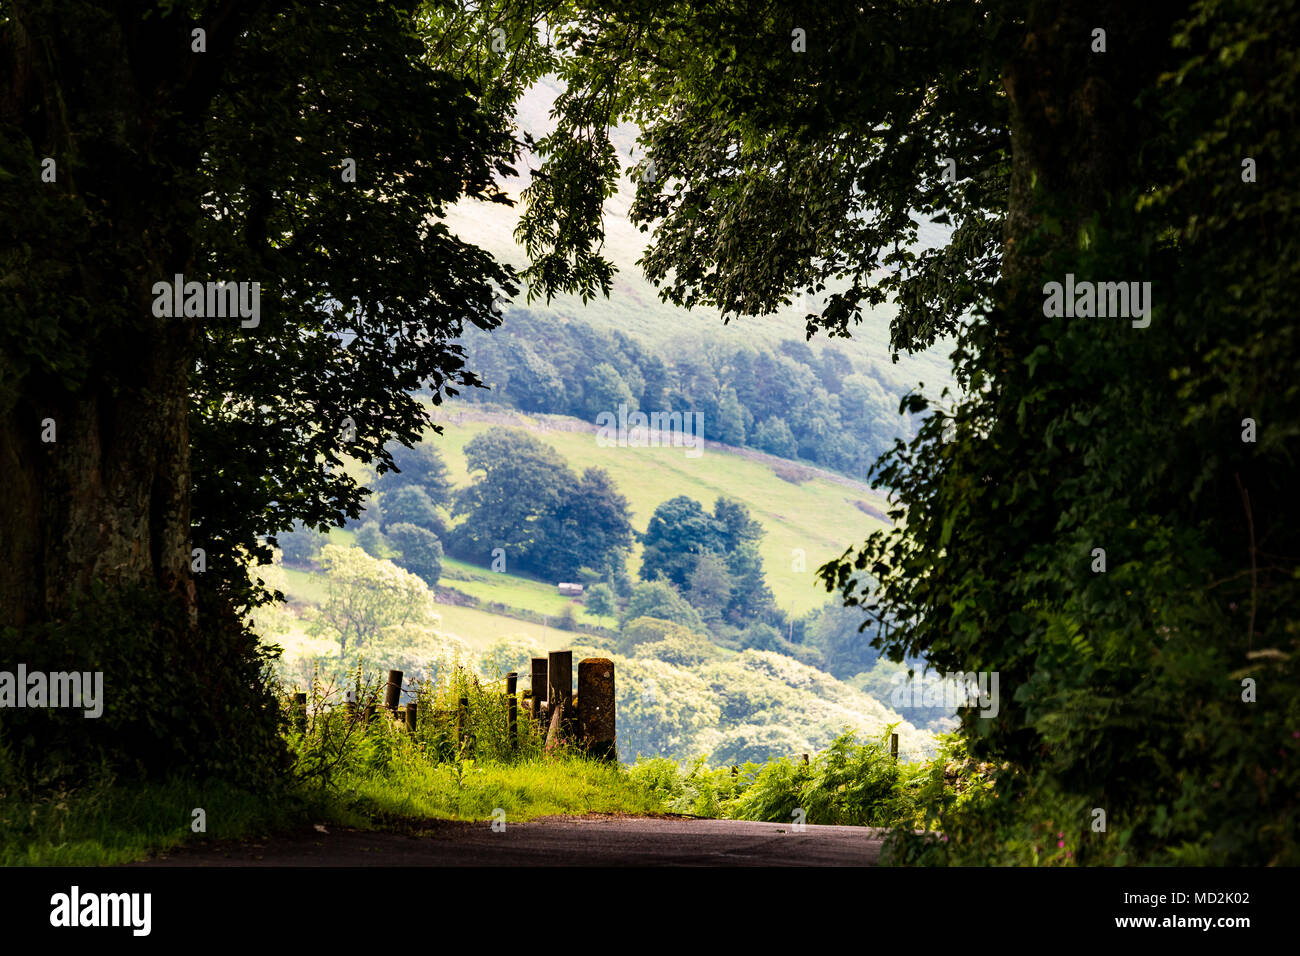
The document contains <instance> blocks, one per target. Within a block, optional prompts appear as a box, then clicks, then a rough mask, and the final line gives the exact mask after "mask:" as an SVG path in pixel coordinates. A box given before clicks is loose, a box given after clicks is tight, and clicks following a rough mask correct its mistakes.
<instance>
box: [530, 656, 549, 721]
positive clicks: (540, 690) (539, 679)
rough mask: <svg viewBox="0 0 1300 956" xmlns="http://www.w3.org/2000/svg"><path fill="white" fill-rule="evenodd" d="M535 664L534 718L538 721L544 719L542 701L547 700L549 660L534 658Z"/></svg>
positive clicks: (533, 681)
mask: <svg viewBox="0 0 1300 956" xmlns="http://www.w3.org/2000/svg"><path fill="white" fill-rule="evenodd" d="M532 662H533V675H532V683H533V707H532V713H533V717H535V718H536V719H537V720H539V721H540V720H541V719H542V701H544V700H546V671H547V660H546V658H545V657H534V658H532Z"/></svg>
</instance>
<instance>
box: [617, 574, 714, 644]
mask: <svg viewBox="0 0 1300 956" xmlns="http://www.w3.org/2000/svg"><path fill="white" fill-rule="evenodd" d="M641 617H653V618H658V619H659V620H661V621H672V622H673V623H675V624H681V625H683V626H685V627H688V628H690V629H691V630H693V631H698V632H700V633H704V632H705V631H706V630H707V628H706V627H705V626H704V621H703V620H702V619H701V618H700V614H699V612H698V611H696V610H695V608H693V607H691V606H690V604H688V603H687V602H686V601H685V600H683V599H682V596H681V595H680V594H678V593H677V589H676V588H675V587H673V585H672V583H671V582H670V581H666V580H664V579H662V578H661V579H659V580H657V581H646V582H644V583H643V584H638V585H637V586H636V588H635V589H634V590H633V591H632V597H631V598H630V599H629V600H628V602H627V607H625V608H624V609H623V616H622V623H623V624H624V625H626V624H627V622H628V621H634V620H636V619H637V618H641Z"/></svg>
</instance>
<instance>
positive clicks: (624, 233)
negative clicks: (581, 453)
mask: <svg viewBox="0 0 1300 956" xmlns="http://www.w3.org/2000/svg"><path fill="white" fill-rule="evenodd" d="M559 90H560V87H559V85H558V84H557V83H555V82H549V83H548V82H543V83H540V84H538V85H537V86H535V87H534V88H532V89H531V90H530V91H529V92H528V93H527V94H526V95H525V96H524V97H523V99H522V100H521V102H520V107H519V111H518V123H519V126H520V128H521V129H524V130H527V131H529V132H532V133H533V134H534V135H535V136H540V135H544V134H545V133H546V132H549V131H550V130H551V129H553V128H554V124H553V123H552V121H551V120H550V118H549V115H548V114H549V112H550V108H551V104H552V103H553V102H554V99H555V97H556V95H557V94H558V93H559ZM613 142H614V145H615V147H616V149H617V150H618V151H619V154H620V155H621V156H622V157H623V158H624V165H625V168H630V167H631V166H632V164H633V163H634V162H635V157H634V151H635V149H636V129H635V127H631V126H623V127H619V128H618V129H616V130H615V131H614V134H613ZM537 166H538V160H537V159H536V157H533V156H528V157H525V160H524V161H523V162H522V163H521V164H520V166H519V167H518V168H519V169H520V172H521V173H522V177H521V178H519V179H515V180H508V181H502V183H501V185H502V187H503V188H504V189H505V190H506V191H507V192H508V193H509V194H510V195H512V196H513V197H514V198H515V199H516V200H518V196H519V193H520V191H521V190H522V189H523V188H524V187H525V186H526V185H527V177H528V176H529V172H528V170H530V169H535V168H536V167H537ZM633 194H634V187H633V184H632V181H631V179H630V178H629V177H628V176H627V175H624V176H623V178H622V179H621V181H620V184H619V189H618V192H617V193H616V194H615V195H614V196H613V197H611V198H610V199H609V200H608V201H607V203H606V206H605V209H606V219H605V246H604V250H603V253H604V255H605V256H606V258H608V259H609V260H610V261H611V262H613V263H614V264H615V265H616V266H617V267H618V273H617V275H616V276H615V279H614V287H613V290H612V292H611V294H610V297H609V298H608V299H598V300H596V301H594V302H591V303H587V304H584V303H583V302H582V300H581V299H580V298H578V297H577V296H567V295H562V296H558V297H556V298H555V299H554V300H553V301H551V302H549V303H546V302H540V301H535V302H532V303H525V302H524V301H523V296H522V294H521V296H520V298H519V300H518V301H517V302H516V305H519V306H525V305H526V307H527V308H528V309H530V310H532V311H534V312H539V313H542V314H545V315H548V316H552V317H553V318H554V319H556V320H557V321H561V322H563V321H566V320H568V319H572V318H576V317H579V316H581V317H582V318H585V319H587V320H592V321H598V322H600V323H602V324H603V323H608V327H609V328H610V330H619V331H622V332H624V333H625V334H627V335H630V336H633V337H635V338H638V339H640V340H641V341H643V342H645V343H647V344H656V343H664V342H667V341H680V340H682V339H683V337H686V338H696V337H701V336H702V337H704V338H706V339H714V338H731V339H734V340H736V341H742V340H750V341H753V340H759V341H764V342H767V343H769V344H775V343H778V342H782V341H792V340H793V341H800V342H802V341H804V338H805V334H804V321H803V316H804V314H805V312H806V311H807V310H806V309H804V308H803V307H802V306H803V303H799V305H798V307H796V306H795V305H790V306H787V307H785V308H783V309H782V310H781V311H780V312H779V313H777V314H775V315H772V316H765V317H758V316H742V317H740V318H739V319H736V320H733V321H732V322H731V324H729V325H724V324H723V323H722V319H721V317H720V316H719V315H718V314H717V313H716V312H713V311H710V310H705V309H698V308H697V309H690V310H687V309H680V308H677V307H676V306H673V305H670V304H667V303H665V302H663V301H662V300H661V299H660V298H659V293H658V292H657V291H656V289H655V288H654V286H653V285H652V284H651V283H650V282H649V281H647V280H646V278H645V276H644V275H643V273H642V272H641V269H640V267H639V266H638V265H637V264H636V263H637V260H638V259H640V258H641V255H642V253H643V251H644V249H645V246H646V242H647V239H648V235H647V234H645V233H642V232H640V231H639V230H638V229H637V228H636V227H635V226H633V225H632V224H631V222H629V221H628V218H627V213H628V209H629V208H630V206H631V202H632V198H633ZM519 212H520V206H519V204H518V202H516V205H515V207H514V208H509V207H505V206H502V205H500V204H494V203H483V202H477V201H474V200H464V201H462V202H461V203H459V204H457V205H456V206H455V207H453V208H452V209H451V210H450V211H449V215H448V219H447V223H448V226H449V227H450V228H452V230H453V231H455V232H456V233H457V234H458V235H459V236H460V237H461V238H462V239H465V240H466V241H468V242H473V243H475V244H476V245H478V246H480V247H482V248H483V249H485V250H487V251H488V252H491V253H492V254H493V255H495V256H496V257H497V258H498V259H500V260H502V261H504V262H508V263H510V264H512V265H514V266H516V267H522V266H523V265H524V264H525V262H526V257H525V255H524V251H523V249H522V248H521V247H520V246H519V245H518V244H517V243H516V242H515V240H514V236H513V233H514V229H515V226H516V224H517V222H518V218H519ZM945 234H946V230H945V229H944V228H943V227H939V226H934V225H931V224H928V223H923V224H922V225H921V227H920V236H921V245H923V246H932V245H937V244H941V243H942V242H943V241H944V237H945ZM891 316H892V310H889V309H879V310H877V311H876V312H875V313H873V314H872V316H871V318H870V319H867V320H865V321H864V322H863V323H862V324H861V325H859V326H858V327H857V329H856V330H855V331H854V333H853V337H852V339H850V340H848V341H847V342H846V343H845V345H846V347H847V348H849V349H850V350H853V351H855V352H857V353H859V354H860V355H861V356H862V357H863V358H865V359H867V360H869V361H870V362H872V363H873V364H875V365H878V366H881V367H882V368H884V369H887V370H888V374H889V375H890V376H891V378H892V379H893V381H894V384H895V386H896V387H897V390H898V391H904V390H906V389H908V388H911V387H914V386H915V385H917V384H918V383H921V382H923V383H924V384H925V386H926V387H925V393H926V394H927V395H934V396H938V394H939V392H940V390H941V388H942V387H943V386H944V385H945V384H949V383H950V382H951V374H950V371H949V363H948V354H949V352H950V351H951V350H952V345H951V343H950V342H946V341H945V342H940V343H938V344H936V345H935V346H934V347H932V348H931V349H929V350H927V351H926V352H924V353H920V354H918V355H914V356H909V355H906V354H904V355H901V356H899V360H898V363H897V364H896V365H895V364H894V363H893V362H892V360H891V356H890V351H889V347H888V343H889V329H888V324H889V319H890V317H891ZM837 341H842V340H837Z"/></svg>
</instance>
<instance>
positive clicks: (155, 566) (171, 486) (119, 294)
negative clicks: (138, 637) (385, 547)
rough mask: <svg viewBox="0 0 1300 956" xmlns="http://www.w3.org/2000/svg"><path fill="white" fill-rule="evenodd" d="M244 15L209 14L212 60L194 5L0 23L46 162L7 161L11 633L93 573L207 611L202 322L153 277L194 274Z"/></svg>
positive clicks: (0, 551) (1, 103)
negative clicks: (161, 11)
mask: <svg viewBox="0 0 1300 956" xmlns="http://www.w3.org/2000/svg"><path fill="white" fill-rule="evenodd" d="M54 6H55V7H57V6H58V5H54ZM244 6H248V5H247V4H243V5H241V4H237V3H236V4H230V5H228V9H227V10H226V11H225V12H223V13H222V14H221V15H218V16H214V17H213V18H212V19H211V22H209V24H208V27H209V33H208V52H206V53H195V52H193V51H192V50H191V47H190V42H191V41H190V29H191V27H192V26H193V24H192V23H189V22H188V20H187V18H185V17H182V16H180V15H179V14H174V15H171V16H166V17H163V16H157V15H155V16H153V17H151V18H149V19H148V20H139V21H135V20H133V17H134V16H136V15H138V14H133V13H130V12H100V13H99V14H98V15H96V14H95V13H93V12H84V13H82V14H77V15H72V14H69V13H67V12H66V11H62V12H61V11H59V10H57V9H55V10H49V9H47V8H46V6H45V5H33V4H26V3H21V2H15V3H13V4H11V5H10V10H11V19H10V22H9V23H8V24H7V25H6V26H5V27H4V28H3V30H0V124H2V125H3V127H4V128H7V129H8V131H9V132H7V133H5V134H4V135H6V136H8V137H9V138H10V139H18V137H15V136H10V133H12V132H15V131H16V132H18V133H20V134H22V135H23V136H24V137H25V138H26V139H27V140H29V141H30V142H31V144H32V147H33V149H34V154H35V155H31V154H28V155H27V156H25V157H22V158H24V159H26V163H25V164H24V165H25V166H26V168H23V167H22V166H20V167H18V168H13V167H12V166H10V167H9V168H8V171H9V172H11V173H12V174H14V176H15V177H18V178H19V179H20V180H23V185H22V187H21V188H23V189H25V190H30V193H31V196H32V200H31V206H32V209H33V214H32V215H31V216H30V217H27V218H25V219H24V220H23V221H21V222H17V221H15V222H14V223H13V224H12V226H10V227H8V228H5V227H0V230H2V231H0V242H3V246H0V252H2V253H3V255H4V259H3V260H0V261H2V262H3V269H4V275H3V281H2V282H0V294H2V295H3V299H2V300H0V306H2V307H3V308H4V310H5V311H6V312H7V313H8V314H9V317H8V318H6V319H5V323H6V326H7V327H5V328H3V329H0V331H2V332H3V334H4V337H5V340H4V342H3V345H4V348H3V349H2V350H0V469H3V474H4V476H5V496H4V501H3V504H0V624H11V625H16V626H17V627H18V628H19V629H20V630H21V629H23V628H24V627H26V626H28V625H32V624H36V623H40V622H46V621H55V620H58V619H60V618H61V617H62V616H63V615H64V614H66V613H67V611H68V609H69V607H70V604H71V603H72V602H73V601H74V600H75V598H76V596H77V595H78V594H82V593H84V592H86V591H87V589H88V588H90V586H91V584H92V582H102V583H103V584H105V585H107V586H108V587H110V588H113V589H119V588H122V587H126V586H144V587H149V588H157V589H159V590H161V591H163V592H164V593H166V594H169V595H172V596H173V597H174V598H175V599H176V600H178V601H180V602H183V604H184V605H185V607H186V608H187V610H188V612H189V615H190V619H191V621H195V620H196V610H195V608H196V603H195V587H194V580H193V577H192V573H191V570H190V562H191V553H190V545H189V540H190V507H189V500H190V462H189V424H188V416H189V379H190V375H191V372H192V370H193V367H194V355H195V342H196V335H197V328H196V325H195V323H196V321H198V320H195V319H172V318H162V319H160V318H155V317H154V316H153V313H152V303H153V294H152V285H153V283H155V282H157V281H159V280H163V279H166V280H168V281H170V280H171V278H172V276H173V275H174V274H176V273H187V272H188V270H189V268H190V267H191V266H192V264H193V258H192V256H193V243H192V239H191V235H192V225H193V223H194V221H195V220H196V219H197V217H198V215H199V208H198V204H197V196H198V195H199V193H198V192H197V191H196V184H197V182H198V180H197V177H196V176H195V175H194V171H195V170H196V169H197V167H198V165H199V158H200V150H201V136H200V135H198V133H200V132H201V129H200V126H199V124H201V122H202V120H203V118H204V116H205V115H206V113H207V111H208V109H209V108H210V105H211V100H212V96H213V94H214V91H215V89H216V83H217V80H218V78H219V75H220V70H221V63H222V60H223V57H222V52H223V49H224V48H225V44H226V42H227V41H226V40H225V39H223V38H224V37H225V36H226V35H227V33H228V32H229V31H232V30H234V29H236V22H235V21H236V20H237V19H238V18H237V17H236V16H235V15H234V14H235V13H236V12H237V11H238V9H239V8H241V7H244ZM127 7H128V8H129V7H130V5H127ZM154 13H155V14H157V13H158V11H156V10H155V11H154ZM19 141H20V142H21V140H20V139H19ZM12 157H13V153H12V152H10V153H7V154H6V158H9V159H12ZM45 157H50V158H52V159H53V160H54V161H55V163H56V164H57V165H56V167H55V169H56V175H57V178H56V180H55V181H54V182H42V181H41V180H40V172H41V169H40V163H41V160H42V159H43V158H45ZM6 165H8V164H6ZM27 177H30V179H28V178H27ZM26 250H31V253H30V254H25V252H26ZM20 317H21V318H25V319H26V320H27V323H28V325H27V327H26V328H24V327H23V326H22V324H21V321H20ZM34 338H35V339H38V341H33V339H34ZM51 430H52V435H51ZM51 437H52V438H53V439H54V440H53V441H50V440H48V439H49V438H51Z"/></svg>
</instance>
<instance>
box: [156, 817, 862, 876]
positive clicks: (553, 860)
mask: <svg viewBox="0 0 1300 956" xmlns="http://www.w3.org/2000/svg"><path fill="white" fill-rule="evenodd" d="M884 833H885V831H883V830H879V829H874V828H868V827H839V826H813V825H811V824H809V825H806V826H804V827H802V829H801V831H796V830H795V829H794V827H793V826H792V825H791V824H787V823H753V822H749V821H744V820H690V819H677V818H648V817H615V816H587V817H547V818H542V819H538V820H533V821H531V822H528V823H509V824H507V825H506V827H505V830H504V831H503V832H493V830H492V826H491V824H490V823H487V822H484V823H460V822H444V823H435V824H432V825H431V827H430V829H429V830H428V831H427V832H426V833H424V834H422V835H420V836H408V835H405V834H398V833H382V832H374V831H363V830H349V829H345V828H340V829H334V828H332V827H331V828H329V829H328V831H327V832H319V831H318V830H308V831H305V832H300V833H297V834H292V835H286V836H276V837H270V838H267V839H265V840H261V841H256V842H252V841H243V842H240V843H213V844H208V845H199V846H195V847H187V848H185V849H182V850H176V851H174V852H171V853H168V854H166V855H165V856H160V857H159V858H157V859H154V860H149V861H146V862H143V863H136V864H132V865H133V866H152V867H157V866H163V867H167V866H204V867H213V866H219V867H231V866H259V867H260V866H516V865H520V864H531V865H534V866H535V865H538V864H549V865H554V866H872V865H874V864H875V863H876V862H877V860H878V859H879V857H880V846H881V842H882V840H883V838H884Z"/></svg>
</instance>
